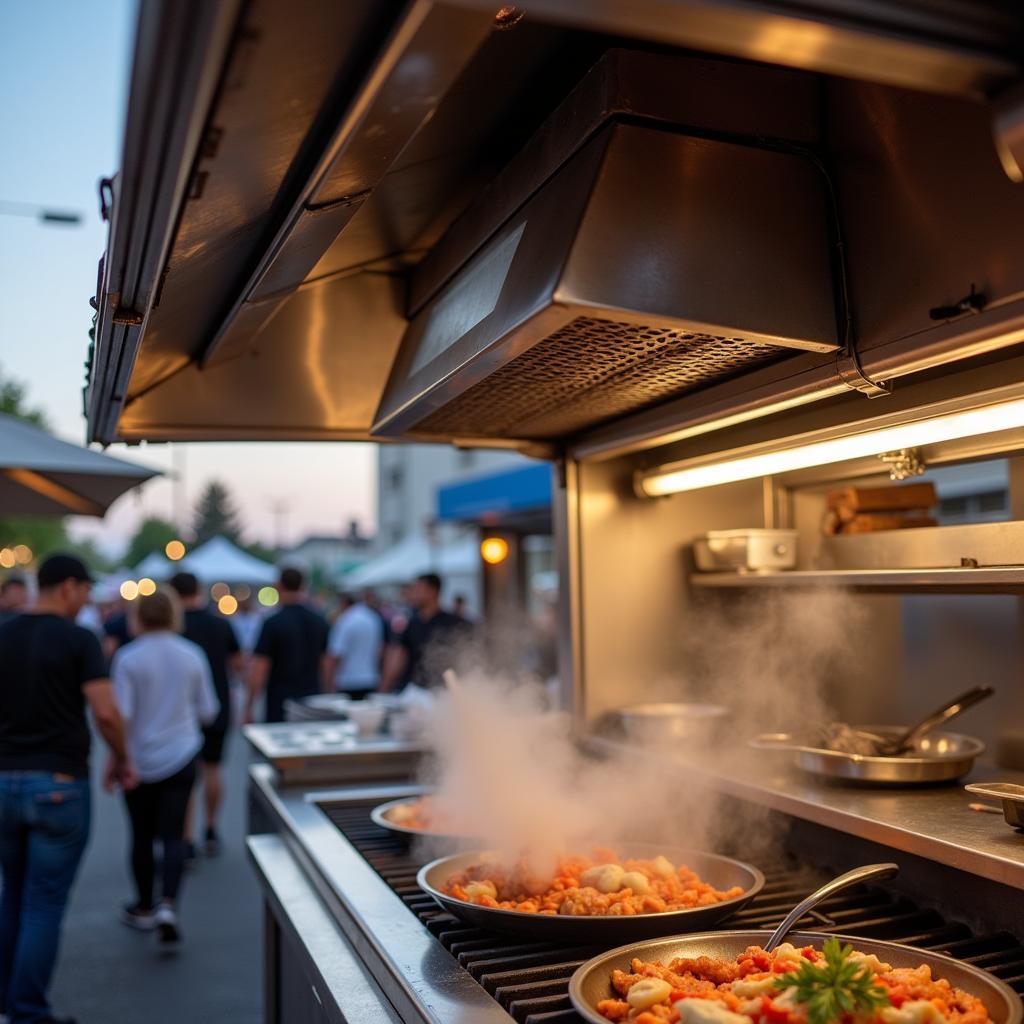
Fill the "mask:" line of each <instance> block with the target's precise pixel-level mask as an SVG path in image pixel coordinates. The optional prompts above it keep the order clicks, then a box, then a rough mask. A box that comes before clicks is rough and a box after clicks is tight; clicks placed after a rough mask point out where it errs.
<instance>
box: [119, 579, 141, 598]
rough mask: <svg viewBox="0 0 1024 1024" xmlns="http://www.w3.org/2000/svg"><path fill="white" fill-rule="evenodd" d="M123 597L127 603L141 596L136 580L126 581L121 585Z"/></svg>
mask: <svg viewBox="0 0 1024 1024" xmlns="http://www.w3.org/2000/svg"><path fill="white" fill-rule="evenodd" d="M121 596H122V597H123V598H124V599H125V600H126V601H134V600H135V598H137V597H138V596H139V585H138V583H136V582H135V580H125V581H124V583H122V584H121Z"/></svg>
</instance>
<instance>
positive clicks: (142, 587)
mask: <svg viewBox="0 0 1024 1024" xmlns="http://www.w3.org/2000/svg"><path fill="white" fill-rule="evenodd" d="M155 593H156V583H154V582H153V580H151V579H150V578H149V577H148V576H143V577H142V579H141V580H139V596H140V597H149V595H150V594H155Z"/></svg>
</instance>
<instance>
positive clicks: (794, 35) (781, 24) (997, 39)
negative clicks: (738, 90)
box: [460, 0, 1021, 99]
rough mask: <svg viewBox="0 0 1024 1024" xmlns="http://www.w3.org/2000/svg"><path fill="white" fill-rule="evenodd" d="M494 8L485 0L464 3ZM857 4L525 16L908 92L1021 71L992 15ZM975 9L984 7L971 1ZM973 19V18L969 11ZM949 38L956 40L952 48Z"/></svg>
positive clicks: (980, 89) (548, 10)
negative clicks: (845, 77) (991, 18)
mask: <svg viewBox="0 0 1024 1024" xmlns="http://www.w3.org/2000/svg"><path fill="white" fill-rule="evenodd" d="M460 2H462V3H464V4H466V5H467V6H468V5H471V6H474V7H488V6H489V7H493V6H494V5H493V4H491V3H489V0H460ZM890 6H891V8H892V10H891V11H889V12H887V11H886V10H885V7H884V5H883V4H872V5H871V11H870V12H868V11H866V10H865V5H864V4H863V3H859V2H857V0H833V2H829V3H823V2H821V0H818V2H817V3H807V4H801V5H800V9H799V10H798V11H794V9H793V5H791V4H786V3H777V2H772V0H752V2H751V0H629V2H628V3H623V2H621V0H534V2H532V3H531V4H530V6H529V14H530V16H531V17H537V18H544V19H545V20H550V21H555V22H560V23H563V24H570V25H576V26H578V27H582V28H587V29H589V30H591V31H596V32H607V33H612V34H619V35H624V36H635V37H639V38H642V39H650V40H655V41H658V42H662V43H670V44H674V45H676V46H683V47H687V48H689V49H694V50H708V51H711V52H714V53H723V54H730V55H732V56H736V57H742V58H745V59H748V60H757V61H764V62H767V63H773V64H782V65H785V66H789V67H796V68H804V69H807V70H812V71H820V72H825V73H829V74H837V75H844V76H847V77H852V78H861V79H864V80H865V81H874V82H881V83H884V84H889V85H897V86H902V87H904V88H912V89H921V90H924V91H928V92H936V93H946V94H956V95H963V96H969V97H973V98H976V99H977V98H982V97H984V96H985V95H986V94H987V93H989V92H991V91H992V90H993V89H995V88H997V87H998V86H999V85H1001V84H1003V83H1005V82H1007V81H1012V80H1014V78H1016V77H1017V76H1018V75H1019V74H1020V71H1021V65H1020V62H1019V61H1015V60H1013V59H1011V58H1010V56H1009V55H1008V53H1007V52H1006V46H1007V40H1006V39H1005V38H1003V37H1001V35H1000V32H999V25H998V24H997V22H996V21H995V20H993V21H992V22H991V23H988V22H986V20H985V11H984V10H983V9H981V10H977V9H975V10H973V11H971V10H970V9H969V7H968V5H962V6H961V9H960V16H957V12H955V11H953V12H952V13H949V14H948V15H947V14H946V13H944V12H926V11H923V10H914V11H907V10H905V9H904V10H901V9H900V8H901V5H900V4H898V3H894V4H891V5H890ZM975 6H976V7H980V6H981V5H975ZM970 15H973V16H970ZM950 39H957V40H961V42H959V43H958V44H952V43H950V42H949V40H950Z"/></svg>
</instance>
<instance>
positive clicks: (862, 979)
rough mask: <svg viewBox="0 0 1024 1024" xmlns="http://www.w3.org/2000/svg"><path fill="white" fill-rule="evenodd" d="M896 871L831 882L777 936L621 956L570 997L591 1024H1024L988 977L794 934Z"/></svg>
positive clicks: (667, 943) (861, 944)
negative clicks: (819, 910) (820, 908)
mask: <svg viewBox="0 0 1024 1024" xmlns="http://www.w3.org/2000/svg"><path fill="white" fill-rule="evenodd" d="M896 870H897V868H896V865H894V864H885V865H869V866H867V867H864V868H858V869H856V870H855V871H851V872H848V873H847V874H846V875H842V876H840V877H839V878H837V879H834V880H833V881H832V882H830V883H829V884H828V885H826V886H823V887H822V889H819V890H818V891H817V892H816V893H814V894H812V895H811V896H810V897H808V898H807V899H806V900H804V901H803V902H802V903H801V904H800V905H799V906H798V907H796V908H795V909H794V910H793V912H792V913H790V915H789V916H788V917H787V918H786V920H785V921H784V922H783V923H782V925H780V927H779V928H777V929H776V930H775V931H774V932H768V931H723V932H706V933H702V934H699V935H683V936H674V937H672V938H664V939H658V940H652V941H648V942H643V943H638V944H633V945H629V946H622V947H620V948H618V949H613V950H611V951H610V952H608V953H604V954H602V955H600V956H597V957H594V958H593V959H592V960H589V961H588V962H587V963H585V964H583V965H582V966H581V967H580V968H579V969H578V970H577V971H576V972H575V974H574V975H573V977H572V980H571V981H570V984H569V997H570V999H571V1000H572V1003H573V1005H574V1006H575V1008H576V1010H577V1011H578V1012H579V1013H580V1014H581V1015H582V1017H583V1018H584V1019H585V1020H587V1021H589V1022H590V1024H608V1022H609V1021H621V1022H624V1024H762V1022H766V1021H767V1022H771V1024H835V1022H838V1021H856V1022H858V1024H1021V1020H1022V1018H1024V1006H1022V1004H1021V1000H1020V997H1019V996H1018V995H1017V994H1016V993H1015V992H1014V991H1013V989H1011V988H1010V987H1009V985H1007V984H1006V983H1005V982H1003V981H1000V980H999V979H998V978H996V977H994V976H993V975H991V974H989V973H988V972H987V971H983V970H981V969H980V968H977V967H973V966H971V965H969V964H964V963H961V962H959V961H958V960H954V959H953V958H952V957H948V956H945V955H943V954H940V953H932V952H929V951H926V950H921V949H915V948H914V947H911V946H904V945H902V944H900V943H895V942H885V941H881V940H876V939H863V938H858V937H856V936H849V935H828V934H824V933H820V932H792V931H791V929H792V928H793V926H794V924H795V923H796V922H797V921H798V920H800V918H801V917H802V916H803V915H804V914H806V913H807V911H808V910H810V909H811V908H812V907H813V906H815V905H816V904H817V903H818V902H820V901H821V900H823V899H825V898H827V897H829V896H832V895H834V894H835V893H837V892H839V891H840V890H842V889H845V888H848V887H850V886H852V885H855V884H859V883H860V882H863V881H865V880H867V879H870V878H878V877H889V876H891V875H893V874H895V873H896ZM784 940H785V941H784Z"/></svg>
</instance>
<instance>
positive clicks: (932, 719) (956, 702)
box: [893, 686, 995, 753]
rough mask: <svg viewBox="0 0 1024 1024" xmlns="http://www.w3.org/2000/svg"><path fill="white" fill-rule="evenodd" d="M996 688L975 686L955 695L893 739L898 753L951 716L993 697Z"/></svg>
mask: <svg viewBox="0 0 1024 1024" xmlns="http://www.w3.org/2000/svg"><path fill="white" fill-rule="evenodd" d="M993 693H995V690H993V689H992V687H991V686H975V687H973V688H972V689H970V690H968V691H967V692H966V693H961V694H960V696H959V697H954V698H953V700H951V701H950V702H949V703H948V704H945V705H943V707H941V708H939V710H938V711H933V712H932V713H931V714H930V715H929V716H928V717H927V718H924V719H922V720H921V721H920V722H918V723H917V725H914V726H911V727H910V728H909V729H908V730H907V731H906V732H905V733H904V734H903V735H902V736H900V737H898V738H897V739H896V740H894V741H893V746H894V748H895V750H896V752H897V753H899V751H901V750H906V748H907V747H911V746H913V745H914V741H915V740H917V739H919V738H920V737H921V736H923V735H924V734H925V733H929V732H931V731H932V729H937V728H938V727H939V726H940V725H944V724H945V723H946V722H948V721H949V720H950V719H951V718H956V716H957V715H960V714H963V712H965V711H966V710H967V709H968V708H972V707H974V705H975V704H977V703H978V702H979V701H983V700H985V699H986V698H987V697H991V696H992V694H993Z"/></svg>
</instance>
